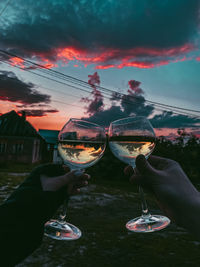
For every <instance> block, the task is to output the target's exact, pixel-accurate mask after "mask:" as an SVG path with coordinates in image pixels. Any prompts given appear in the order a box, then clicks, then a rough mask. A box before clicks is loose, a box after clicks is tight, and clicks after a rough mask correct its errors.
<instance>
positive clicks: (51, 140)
mask: <svg viewBox="0 0 200 267" xmlns="http://www.w3.org/2000/svg"><path fill="white" fill-rule="evenodd" d="M38 133H39V134H40V135H41V136H42V137H43V138H44V139H45V141H46V142H47V143H48V144H54V145H56V144H57V141H58V134H59V131H56V130H46V129H39V131H38Z"/></svg>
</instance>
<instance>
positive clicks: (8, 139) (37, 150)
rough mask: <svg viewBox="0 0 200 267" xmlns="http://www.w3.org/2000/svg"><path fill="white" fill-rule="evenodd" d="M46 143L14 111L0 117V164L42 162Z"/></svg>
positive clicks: (24, 116)
mask: <svg viewBox="0 0 200 267" xmlns="http://www.w3.org/2000/svg"><path fill="white" fill-rule="evenodd" d="M46 146H47V145H46V142H45V140H44V139H43V138H42V137H41V136H40V135H39V134H38V133H37V131H36V129H35V128H34V127H33V126H32V125H31V124H30V123H29V122H28V121H26V115H25V112H24V113H22V116H20V115H18V114H17V113H16V112H15V111H14V110H13V111H11V112H8V113H5V114H3V115H1V116H0V162H7V161H9V162H21V163H35V162H40V161H44V160H45V157H46V155H47V152H46Z"/></svg>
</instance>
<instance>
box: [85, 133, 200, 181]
mask: <svg viewBox="0 0 200 267" xmlns="http://www.w3.org/2000/svg"><path fill="white" fill-rule="evenodd" d="M177 133H178V136H177V138H175V139H174V140H169V139H167V138H165V137H164V136H161V137H159V138H157V141H156V147H155V150H154V152H153V155H157V156H161V157H166V158H170V159H173V160H176V161H177V162H179V164H180V165H181V166H182V168H183V170H184V171H185V172H186V174H187V175H188V177H189V178H190V179H191V181H192V182H194V183H198V182H200V139H199V138H197V137H195V136H194V135H192V134H188V133H186V132H185V130H184V129H179V130H178V132H177ZM125 166H126V164H124V163H123V162H121V161H120V160H118V159H117V158H116V157H114V156H113V154H112V152H111V151H110V149H109V146H107V148H106V151H105V154H104V156H103V158H102V159H101V160H100V161H99V162H98V163H97V164H96V165H94V166H93V167H91V168H89V169H88V170H87V172H88V173H90V174H91V175H92V177H93V178H94V179H95V180H96V179H97V180H99V179H108V180H115V179H116V180H127V179H128V178H126V177H125V176H124V174H123V169H124V167H125Z"/></svg>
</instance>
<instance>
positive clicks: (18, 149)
mask: <svg viewBox="0 0 200 267" xmlns="http://www.w3.org/2000/svg"><path fill="white" fill-rule="evenodd" d="M23 149H24V144H14V145H13V153H14V154H16V153H21V152H22V151H23Z"/></svg>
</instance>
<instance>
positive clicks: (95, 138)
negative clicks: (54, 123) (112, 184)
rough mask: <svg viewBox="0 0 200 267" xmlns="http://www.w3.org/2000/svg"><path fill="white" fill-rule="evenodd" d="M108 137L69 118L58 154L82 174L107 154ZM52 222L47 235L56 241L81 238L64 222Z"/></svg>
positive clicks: (86, 123) (87, 124)
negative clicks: (105, 151)
mask: <svg viewBox="0 0 200 267" xmlns="http://www.w3.org/2000/svg"><path fill="white" fill-rule="evenodd" d="M105 147H106V135H105V132H104V129H103V128H102V127H100V126H99V125H97V124H94V123H90V122H87V121H83V120H79V119H70V120H69V121H68V122H67V123H66V124H65V125H64V127H63V128H62V130H61V131H60V133H59V135H58V151H59V154H60V156H61V158H62V159H63V161H64V164H66V165H67V166H69V167H70V169H71V170H75V171H76V175H81V174H82V173H83V171H84V169H85V168H88V167H90V166H92V165H94V164H95V163H96V162H97V161H98V160H99V159H100V158H101V157H102V156H103V153H104V150H105ZM64 213H65V214H63V215H61V216H60V220H59V221H56V220H51V221H49V222H47V223H46V224H45V234H46V235H47V236H49V237H51V238H54V239H57V240H75V239H78V238H80V237H81V231H80V230H79V229H78V228H77V227H76V226H74V225H72V224H70V223H67V222H66V221H65V217H66V212H64Z"/></svg>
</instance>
